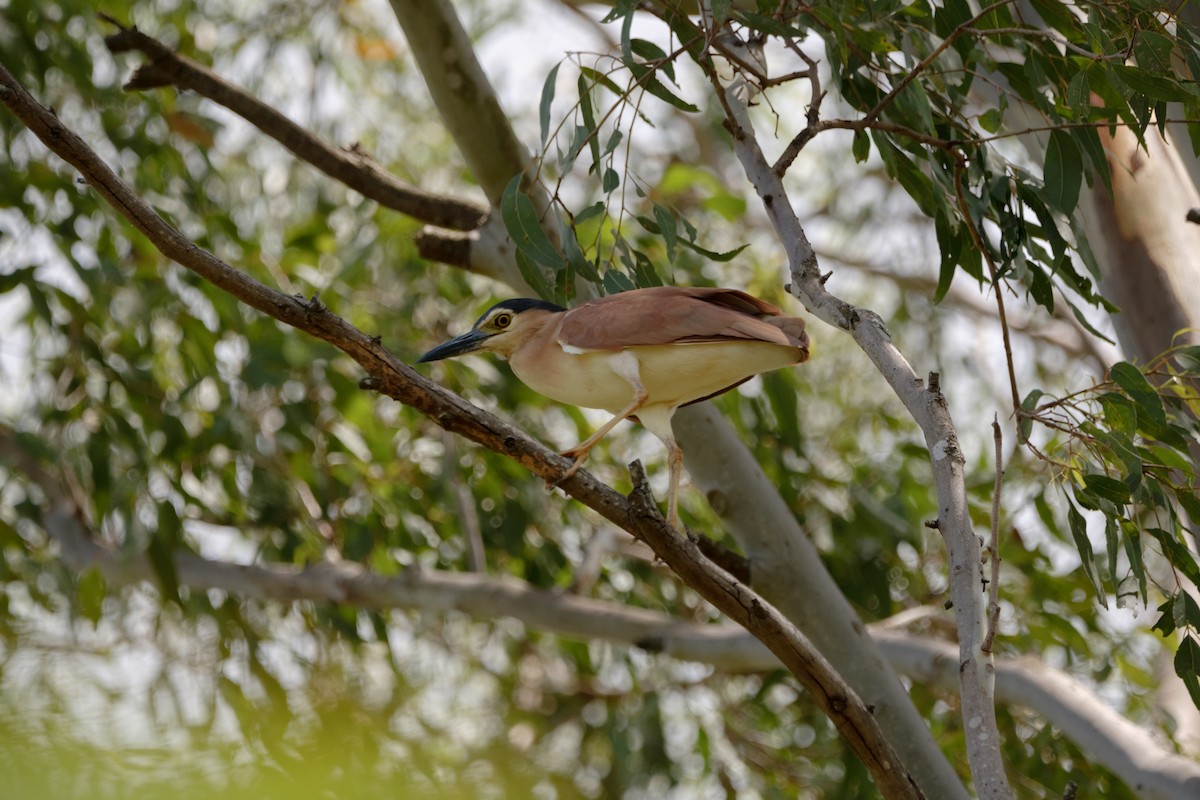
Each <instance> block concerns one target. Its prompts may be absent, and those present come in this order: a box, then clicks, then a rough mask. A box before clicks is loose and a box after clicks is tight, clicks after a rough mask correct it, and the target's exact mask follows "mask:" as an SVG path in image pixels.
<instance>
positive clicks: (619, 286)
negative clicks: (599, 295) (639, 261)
mask: <svg viewBox="0 0 1200 800" xmlns="http://www.w3.org/2000/svg"><path fill="white" fill-rule="evenodd" d="M636 288H637V285H636V284H634V282H633V281H631V280H629V276H628V275H626V274H625V273H623V272H621V271H620V270H616V269H610V270H609V271H608V272H605V273H604V293H605V294H618V293H620V292H627V291H629V290H630V289H636Z"/></svg>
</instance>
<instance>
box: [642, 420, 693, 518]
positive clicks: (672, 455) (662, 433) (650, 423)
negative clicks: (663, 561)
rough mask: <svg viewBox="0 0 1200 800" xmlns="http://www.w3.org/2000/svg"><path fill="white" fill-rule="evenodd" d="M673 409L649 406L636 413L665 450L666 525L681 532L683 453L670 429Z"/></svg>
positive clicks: (673, 432)
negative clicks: (666, 481)
mask: <svg viewBox="0 0 1200 800" xmlns="http://www.w3.org/2000/svg"><path fill="white" fill-rule="evenodd" d="M674 413H675V409H674V408H673V407H670V406H663V405H655V404H651V405H648V406H646V407H645V408H644V409H642V410H641V411H640V412H638V419H640V420H641V422H642V425H643V427H645V428H646V430H648V431H650V432H651V433H653V434H654V435H655V436H657V437H658V438H659V439H660V440H661V441H662V443H663V445H665V446H666V448H667V469H668V472H669V474H670V483H669V484H668V489H667V524H668V525H670V526H671V528H672V530H676V531H683V526H682V525H681V524H680V523H679V483H680V478H682V476H683V451H682V450H680V449H679V444H678V443H677V442H676V441H675V431H674V430H672V428H671V416H672V415H673V414H674Z"/></svg>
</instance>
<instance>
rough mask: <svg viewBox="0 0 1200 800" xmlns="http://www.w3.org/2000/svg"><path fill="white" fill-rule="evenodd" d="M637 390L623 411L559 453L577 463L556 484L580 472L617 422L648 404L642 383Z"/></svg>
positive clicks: (568, 468)
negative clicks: (593, 450) (592, 452)
mask: <svg viewBox="0 0 1200 800" xmlns="http://www.w3.org/2000/svg"><path fill="white" fill-rule="evenodd" d="M635 392H636V393H635V394H634V396H633V402H632V403H630V404H629V405H628V406H626V407H625V409H624V410H623V411H621V412H620V413H619V414H617V415H616V416H615V417H613V418H612V419H610V420H609V421H608V422H606V423H604V425H602V426H601V427H600V429H599V430H597V431H596V432H595V433H593V434H592V435H591V436H589V437H588V438H586V439H584V440H583V441H582V442H580V443H579V444H577V445H575V446H574V447H572V448H571V449H570V450H563V451H562V452H561V453H559V455H562V456H566V457H567V458H573V459H575V463H574V464H572V465H571V466H569V467H567V471H566V472H564V473H563V475H562V477H561V478H559V479H558V480H557V481H555V483H556V484H557V483H561V482H562V481H565V480H566V479H567V478H569V477H571V476H572V475H574V474H575V473H576V472H578V471H579V468H580V467H582V466H583V464H584V462H585V461H587V460H588V455H589V454H590V453H591V451H592V448H593V447H595V446H596V445H597V444H598V443H599V442H600V440H601V439H603V438H604V437H605V436H607V435H608V433H609V431H611V430H612V429H613V428H615V427H617V423H619V422H621V421H622V420H624V419H625V418H626V417H628V416H629V415H630V414H632V413H633V412H635V411H637V410H638V409H639V408H641V407H642V406H643V405H645V404H646V398H647V397H648V395H647V394H646V390H645V389H644V388H642V385H641V384H640V383H639V384H638V385H637V388H636V390H635Z"/></svg>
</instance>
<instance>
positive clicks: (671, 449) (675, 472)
mask: <svg viewBox="0 0 1200 800" xmlns="http://www.w3.org/2000/svg"><path fill="white" fill-rule="evenodd" d="M666 445H667V469H668V471H669V472H670V475H671V480H670V487H669V488H668V490H667V524H668V525H670V526H671V528H672V529H674V530H677V531H682V530H683V526H681V525H680V524H679V479H680V477H681V476H682V474H683V450H681V449H679V445H677V444H676V443H675V437H673V436H672V437H671V440H670V441H669V442H666Z"/></svg>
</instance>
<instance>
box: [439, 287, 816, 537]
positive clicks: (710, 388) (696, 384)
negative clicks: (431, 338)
mask: <svg viewBox="0 0 1200 800" xmlns="http://www.w3.org/2000/svg"><path fill="white" fill-rule="evenodd" d="M805 327H806V326H805V322H804V320H803V319H801V318H800V317H793V316H788V315H786V314H784V312H783V311H782V310H781V309H780V308H779V307H777V306H775V305H772V304H771V303H768V302H766V301H765V300H760V299H759V298H757V297H754V296H753V295H750V294H747V293H746V292H743V291H739V290H737V289H722V288H715V287H679V286H655V287H650V288H644V289H631V290H629V291H625V292H621V293H618V294H611V295H607V296H604V297H600V298H598V299H594V300H589V301H588V302H585V303H583V304H582V305H578V306H576V307H574V308H570V309H568V308H564V307H563V306H560V305H557V304H555V303H550V302H547V301H545V300H538V299H533V298H528V297H522V298H515V299H511V300H503V301H501V302H499V303H496V304H495V305H493V306H492V307H491V308H489V309H488V310H487V311H485V312H484V313H483V315H482V316H481V317H479V319H478V320H476V322H475V324H474V325H473V326H471V329H470V330H469V331H467V332H466V333H464V334H462V335H461V336H457V337H455V338H453V339H450V340H449V341H446V342H443V343H442V344H439V345H438V346H437V347H434V348H433V349H432V350H430V351H429V352H427V353H425V354H424V355H422V356H421V357H420V359H418V362H417V363H422V364H423V363H428V362H431V361H439V360H441V359H444V358H452V357H455V356H461V355H465V354H467V353H473V352H476V351H483V352H488V353H493V354H495V355H497V356H499V357H501V358H503V359H506V360H507V361H508V363H509V365H510V366H511V367H512V371H513V373H514V374H516V376H517V377H518V378H519V379H520V380H521V381H522V382H523V383H524V384H525V385H526V386H528V387H529V388H531V389H533V390H534V391H535V392H538V393H539V394H542V395H545V396H546V397H548V398H550V399H551V400H555V401H557V402H559V403H565V404H569V405H574V406H580V407H583V408H596V409H603V410H604V411H608V412H609V413H611V414H612V415H613V417H612V419H610V420H609V421H608V422H607V423H605V424H604V425H602V426H601V427H600V428H599V429H598V430H597V431H596V432H595V433H593V434H592V435H591V436H589V437H588V438H587V439H585V440H584V441H582V442H580V443H579V444H578V445H576V446H575V447H572V448H570V449H569V450H566V451H564V452H563V453H562V455H564V456H566V457H568V458H572V459H574V462H573V463H572V464H571V466H570V467H569V468H568V469H567V470H566V472H565V473H564V474H563V475H562V477H561V478H559V480H558V481H556V483H561V482H562V481H564V480H567V479H568V478H569V477H571V476H572V475H574V474H575V473H576V471H578V470H579V468H580V467H581V466H582V465H583V463H584V462H585V461H587V458H588V455H589V453H590V452H591V450H592V448H593V447H595V446H596V443H597V442H599V441H600V440H601V439H603V438H604V437H605V436H606V435H607V434H608V433H609V432H610V431H611V430H612V429H613V428H614V427H616V425H617V424H618V423H619V422H621V421H622V420H625V419H632V420H635V421H637V422H640V423H641V424H642V425H643V426H644V427H645V428H646V429H647V430H649V431H650V432H651V433H653V434H654V435H655V436H657V437H658V438H659V439H660V440H661V441H662V443H663V444H664V445H665V446H666V448H667V464H668V467H669V473H670V480H669V488H668V501H667V523H668V524H669V525H670V526H671V528H672V529H674V530H676V531H681V530H682V528H681V527H680V524H679V484H680V476H681V473H682V469H683V451H682V450H681V449H680V448H679V445H678V444H677V443H676V441H675V435H674V432H673V431H672V428H671V417H672V415H673V414H674V413H675V410H676V409H678V408H680V407H681V406H686V405H690V404H692V403H698V402H700V401H702V400H707V399H709V398H711V397H716V396H717V395H719V394H722V393H724V392H727V391H729V390H730V389H732V388H734V387H735V386H738V385H739V384H742V383H744V382H746V381H747V380H749V379H750V378H752V377H754V376H755V375H758V374H759V373H763V372H769V371H771V370H776V369H780V368H782V367H787V366H791V365H794V364H800V363H803V362H805V361H808V359H809V349H810V344H809V337H808V333H807V331H806V330H805Z"/></svg>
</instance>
